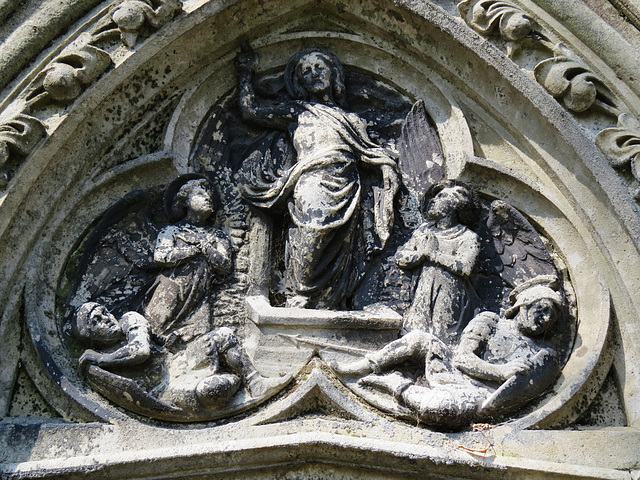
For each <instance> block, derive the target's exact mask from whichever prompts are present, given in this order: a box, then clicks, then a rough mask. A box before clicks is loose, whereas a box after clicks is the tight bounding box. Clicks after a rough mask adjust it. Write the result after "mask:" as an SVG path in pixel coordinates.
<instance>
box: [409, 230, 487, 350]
mask: <svg viewBox="0 0 640 480" xmlns="http://www.w3.org/2000/svg"><path fill="white" fill-rule="evenodd" d="M422 230H429V231H431V232H432V233H431V234H432V235H434V236H435V237H436V239H437V245H438V246H437V255H438V257H439V258H441V259H442V260H441V261H442V262H443V263H442V264H438V263H436V262H433V261H428V260H426V261H425V260H421V261H423V262H424V263H423V266H422V269H421V271H420V278H419V280H418V283H417V286H416V289H415V292H414V296H413V302H412V304H411V307H410V308H409V310H408V312H407V314H406V316H405V321H404V330H405V331H412V330H422V331H425V332H430V333H431V334H433V335H434V336H435V337H437V338H439V339H440V340H442V341H443V342H444V343H445V344H447V345H451V344H452V343H454V342H455V340H456V339H457V338H458V337H459V335H460V333H462V330H463V329H464V327H465V326H466V324H467V323H468V322H469V320H471V317H472V316H473V310H474V307H475V306H477V305H476V303H477V298H476V296H475V294H474V292H473V290H472V288H471V287H470V285H469V282H468V276H467V275H464V274H462V273H461V272H460V271H455V269H454V268H452V267H454V266H455V265H456V264H458V265H462V264H471V265H473V264H474V263H475V261H476V258H477V255H478V251H479V240H478V236H477V235H476V234H475V233H474V232H473V231H472V230H470V229H468V228H467V227H465V226H463V225H457V226H454V227H452V228H450V229H447V230H444V231H437V230H435V229H431V228H430V226H429V225H428V224H423V225H421V226H420V227H419V228H418V230H416V232H415V233H414V235H413V236H412V238H411V239H410V240H409V241H408V242H407V243H406V244H405V245H404V246H403V247H402V249H401V251H399V253H402V254H404V255H406V256H410V255H411V254H412V252H414V254H415V252H419V251H420V248H421V247H420V245H419V243H420V242H421V241H422V239H423V238H424V237H422V236H421V231H422ZM418 255H419V254H418ZM445 261H446V264H445V263H444V262H445Z"/></svg>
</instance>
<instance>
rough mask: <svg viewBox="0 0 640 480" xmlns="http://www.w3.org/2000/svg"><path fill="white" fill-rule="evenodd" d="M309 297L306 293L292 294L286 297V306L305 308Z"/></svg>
mask: <svg viewBox="0 0 640 480" xmlns="http://www.w3.org/2000/svg"><path fill="white" fill-rule="evenodd" d="M307 305H309V297H307V296H306V295H294V296H293V297H289V298H287V308H307Z"/></svg>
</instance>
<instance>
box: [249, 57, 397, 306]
mask: <svg viewBox="0 0 640 480" xmlns="http://www.w3.org/2000/svg"><path fill="white" fill-rule="evenodd" d="M255 65H256V58H255V56H252V55H251V54H250V53H248V54H244V55H240V56H239V57H238V71H239V75H240V109H241V111H242V114H243V116H244V117H245V118H247V119H249V120H251V121H254V122H257V123H259V124H262V125H264V126H266V127H269V128H280V129H289V128H290V129H291V130H292V131H293V133H292V141H293V146H294V149H295V159H294V165H293V166H291V167H290V168H289V169H287V170H286V171H284V172H283V174H282V175H278V177H276V178H275V179H274V180H273V182H268V181H264V182H260V183H259V184H248V185H246V186H245V187H244V189H243V190H242V193H243V195H244V197H245V198H246V199H247V201H248V202H249V203H250V204H251V205H253V206H257V207H259V208H263V209H266V210H270V209H274V208H277V207H278V206H279V205H281V204H286V205H287V208H288V213H289V216H290V217H291V221H290V225H289V227H288V232H287V240H286V251H285V258H286V265H285V268H286V282H287V285H288V287H289V289H290V293H289V294H288V295H287V306H288V307H303V308H307V307H317V308H336V307H337V306H339V305H341V304H344V301H345V297H346V296H348V295H350V294H351V293H353V291H354V289H355V285H356V283H357V281H358V280H359V279H360V277H361V276H362V275H363V271H362V270H363V267H362V261H359V260H358V259H357V258H356V252H357V251H358V250H360V252H362V251H363V250H364V252H363V253H364V254H365V256H366V257H369V256H370V255H371V254H372V253H373V252H374V251H376V250H382V249H383V248H384V246H385V244H386V242H387V240H388V238H389V235H390V233H391V229H392V227H393V221H394V211H393V199H394V197H395V195H396V193H397V191H398V187H399V174H398V168H397V164H396V163H395V161H394V160H393V158H392V153H391V152H389V151H388V150H385V149H383V148H382V147H380V146H379V145H377V144H375V143H374V142H372V141H371V139H370V138H369V135H368V134H367V131H366V126H365V123H364V121H363V120H362V119H361V118H359V117H358V116H357V115H354V114H349V113H348V112H347V111H345V108H344V107H345V106H346V105H345V98H344V97H345V86H344V74H343V71H342V66H341V64H340V62H339V61H338V59H337V58H335V57H334V56H333V55H332V54H330V53H329V52H322V51H317V50H309V51H303V52H299V53H298V54H297V55H294V56H293V57H292V58H291V60H289V63H288V64H287V67H286V69H285V73H284V78H285V85H286V87H287V92H288V93H289V95H290V96H291V98H292V99H293V101H291V102H288V103H283V104H276V105H267V104H260V103H258V102H257V100H256V98H255V93H254V89H253V85H252V82H251V74H252V70H253V69H254V68H255ZM367 168H368V169H371V170H374V171H375V173H378V176H379V177H380V178H379V179H378V181H377V185H367V183H366V178H363V177H364V173H363V172H362V170H363V169H367ZM364 189H369V190H373V191H374V197H376V198H374V199H373V206H372V207H373V208H372V210H373V218H371V219H370V221H371V222H372V224H373V228H369V229H367V230H366V231H363V229H362V228H361V227H360V225H359V223H360V222H361V221H362V220H363V215H362V214H363V213H364V209H363V205H362V200H361V198H362V197H363V195H362V193H361V191H362V190H364Z"/></svg>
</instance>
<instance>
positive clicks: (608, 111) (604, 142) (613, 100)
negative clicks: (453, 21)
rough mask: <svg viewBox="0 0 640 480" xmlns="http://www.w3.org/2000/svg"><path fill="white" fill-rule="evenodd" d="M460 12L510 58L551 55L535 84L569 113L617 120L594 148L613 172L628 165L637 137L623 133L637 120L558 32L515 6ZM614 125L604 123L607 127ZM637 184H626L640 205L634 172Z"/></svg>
mask: <svg viewBox="0 0 640 480" xmlns="http://www.w3.org/2000/svg"><path fill="white" fill-rule="evenodd" d="M458 9H459V11H460V15H461V16H462V18H463V19H464V21H465V22H466V23H467V24H468V25H469V26H470V27H471V28H473V29H474V30H475V31H476V32H478V33H480V34H481V35H484V36H493V37H494V38H499V39H500V41H501V42H505V47H506V50H507V54H508V55H509V56H510V57H512V56H513V55H512V54H513V53H514V52H515V50H516V49H517V48H518V46H521V45H523V43H524V42H526V41H530V42H532V44H533V45H535V46H537V47H539V48H540V49H541V50H543V51H546V52H549V53H552V54H553V56H552V57H550V58H547V59H545V60H542V61H540V62H538V63H537V64H536V66H535V67H534V69H533V74H534V77H535V79H536V81H537V82H538V83H540V85H542V86H543V87H544V88H545V90H546V91H547V92H548V93H549V94H550V95H551V96H553V97H554V98H555V99H556V100H557V101H558V102H559V103H561V104H562V105H563V106H564V108H566V109H567V110H568V111H570V112H573V113H576V114H581V113H586V112H589V113H592V112H593V113H596V114H597V115H602V116H604V117H609V119H610V117H611V116H615V117H618V128H613V129H605V130H602V131H600V132H599V133H595V135H594V142H595V144H596V145H597V146H598V148H600V150H601V151H602V153H603V154H604V155H605V157H606V158H607V160H608V161H609V162H610V163H611V165H613V166H614V167H620V166H622V165H627V164H629V158H631V157H628V156H627V153H628V152H629V150H630V149H631V150H632V149H633V143H634V142H633V140H631V137H632V136H633V134H631V137H629V136H628V135H626V136H625V134H622V133H621V132H622V130H626V131H629V128H628V127H626V125H629V124H632V123H633V124H635V123H637V120H636V119H635V118H634V119H632V118H631V117H633V115H632V114H631V113H630V112H631V110H630V109H629V108H627V107H626V106H625V99H624V98H619V97H618V96H616V94H615V93H613V92H612V91H611V89H610V88H608V87H607V84H606V82H605V81H604V79H603V78H602V76H601V75H599V74H598V73H596V72H594V69H593V68H592V67H591V66H590V65H588V64H587V62H586V61H585V60H584V59H583V58H582V57H581V56H580V52H576V51H573V50H571V49H569V48H567V47H566V46H565V45H563V44H562V42H561V41H560V40H559V38H558V35H557V34H556V33H555V32H551V31H549V30H548V29H545V28H543V27H540V26H539V25H538V23H537V22H536V21H535V18H534V17H533V16H532V15H531V14H529V13H527V12H525V11H524V10H523V9H522V8H521V7H519V6H518V5H516V4H515V3H512V2H502V1H496V0H464V1H462V2H460V3H459V4H458ZM609 119H605V120H604V121H605V122H608V121H609ZM601 128H602V127H601V126H600V127H599V129H601ZM621 129H622V130H621ZM632 129H633V128H632ZM614 137H615V141H616V142H621V143H617V144H614V143H612V139H613V138H614ZM622 157H624V158H622ZM632 168H633V164H632ZM632 179H633V180H632V181H631V182H626V183H630V190H631V193H632V194H633V195H634V197H635V198H636V201H637V200H638V195H637V193H638V191H639V190H640V187H639V186H638V177H637V175H636V174H635V172H632Z"/></svg>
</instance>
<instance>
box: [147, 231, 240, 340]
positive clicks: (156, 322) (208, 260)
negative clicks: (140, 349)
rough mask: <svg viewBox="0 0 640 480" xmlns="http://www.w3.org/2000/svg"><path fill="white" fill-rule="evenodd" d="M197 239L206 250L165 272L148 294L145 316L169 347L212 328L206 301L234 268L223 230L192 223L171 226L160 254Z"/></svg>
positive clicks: (158, 245) (159, 245) (160, 242)
mask: <svg viewBox="0 0 640 480" xmlns="http://www.w3.org/2000/svg"><path fill="white" fill-rule="evenodd" d="M196 240H197V241H198V242H199V243H200V245H201V249H202V250H204V251H203V252H201V253H199V254H197V255H193V256H190V257H187V258H184V259H182V260H180V261H179V262H178V263H177V265H175V266H173V267H169V268H167V269H166V270H165V271H163V272H161V273H160V274H159V275H158V276H157V277H156V280H155V282H154V283H153V285H152V286H151V287H150V289H149V291H148V292H147V295H146V307H145V310H144V316H145V317H146V318H147V319H148V320H149V323H150V325H151V330H152V332H153V333H154V334H156V335H157V336H159V337H160V338H162V337H164V338H166V339H167V342H168V343H169V344H171V343H173V342H176V341H178V343H188V342H189V341H190V340H191V339H193V338H195V337H197V336H199V335H202V334H204V333H206V332H208V331H209V330H210V329H211V319H210V313H209V310H208V304H207V302H205V299H206V297H207V295H208V294H209V291H210V289H211V285H212V283H213V281H214V280H215V279H216V278H217V277H218V276H219V275H220V274H226V273H228V271H229V269H230V262H231V258H230V254H228V253H227V252H230V244H229V242H230V241H229V239H228V237H227V236H226V234H224V233H223V232H222V231H220V230H213V231H211V230H210V229H207V228H203V227H197V226H194V225H189V224H183V225H171V226H168V227H166V228H164V229H163V230H162V231H161V232H160V234H159V235H158V239H157V242H156V252H157V251H158V250H159V249H161V248H162V249H164V250H165V251H167V252H171V251H172V250H179V249H181V248H185V247H188V246H189V245H192V244H194V242H195V241H196Z"/></svg>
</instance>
